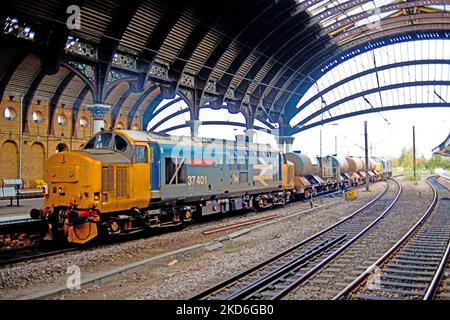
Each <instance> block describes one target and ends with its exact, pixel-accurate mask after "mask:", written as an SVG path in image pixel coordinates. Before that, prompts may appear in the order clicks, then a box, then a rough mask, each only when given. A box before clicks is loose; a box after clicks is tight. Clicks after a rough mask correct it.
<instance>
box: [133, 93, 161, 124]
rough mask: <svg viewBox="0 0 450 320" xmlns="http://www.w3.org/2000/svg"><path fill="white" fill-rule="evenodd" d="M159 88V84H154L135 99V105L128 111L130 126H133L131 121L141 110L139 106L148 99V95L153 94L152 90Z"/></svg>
mask: <svg viewBox="0 0 450 320" xmlns="http://www.w3.org/2000/svg"><path fill="white" fill-rule="evenodd" d="M157 88H158V86H157V85H152V86H151V87H150V88H148V89H147V90H145V91H144V92H143V93H142V94H141V96H140V97H139V98H138V99H137V100H136V101H135V103H134V104H133V106H132V107H131V110H130V112H129V113H128V118H127V120H128V127H131V122H132V120H133V118H134V115H135V114H136V112H137V111H138V110H139V107H140V106H141V104H142V103H143V102H144V100H145V99H147V97H148V96H149V95H150V94H152V92H154V91H155V90H156V89H157Z"/></svg>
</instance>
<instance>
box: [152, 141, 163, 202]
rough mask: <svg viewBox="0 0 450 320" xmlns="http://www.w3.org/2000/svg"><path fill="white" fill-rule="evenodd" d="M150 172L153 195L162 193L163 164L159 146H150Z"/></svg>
mask: <svg viewBox="0 0 450 320" xmlns="http://www.w3.org/2000/svg"><path fill="white" fill-rule="evenodd" d="M150 158H151V159H150V172H151V177H150V178H151V191H152V194H154V193H158V194H159V192H160V189H161V185H160V178H159V177H160V176H159V168H160V163H161V151H160V149H159V146H158V145H157V144H154V143H152V144H150Z"/></svg>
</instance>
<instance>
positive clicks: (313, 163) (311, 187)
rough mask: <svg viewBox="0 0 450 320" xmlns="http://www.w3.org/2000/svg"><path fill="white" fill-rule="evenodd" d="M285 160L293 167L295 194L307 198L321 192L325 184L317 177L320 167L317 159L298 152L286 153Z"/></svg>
mask: <svg viewBox="0 0 450 320" xmlns="http://www.w3.org/2000/svg"><path fill="white" fill-rule="evenodd" d="M286 159H287V161H289V162H292V164H293V165H294V174H295V177H294V185H295V190H296V193H297V194H298V195H299V194H304V197H305V198H308V197H309V196H310V195H311V194H313V193H316V192H319V191H321V189H322V188H323V187H324V185H325V182H324V181H323V180H322V178H320V177H319V176H318V173H319V172H320V166H319V164H318V162H317V159H315V158H312V157H310V156H308V155H307V154H304V153H301V152H300V151H294V152H288V153H286Z"/></svg>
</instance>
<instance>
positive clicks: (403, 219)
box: [286, 178, 433, 300]
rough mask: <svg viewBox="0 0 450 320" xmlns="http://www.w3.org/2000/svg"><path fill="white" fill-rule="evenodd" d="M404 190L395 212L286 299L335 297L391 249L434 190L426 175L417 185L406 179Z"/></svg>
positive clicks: (420, 214) (393, 210)
mask: <svg viewBox="0 0 450 320" xmlns="http://www.w3.org/2000/svg"><path fill="white" fill-rule="evenodd" d="M398 180H399V182H401V184H402V186H403V191H402V193H401V195H400V198H399V200H398V202H397V203H396V204H395V205H394V206H393V208H392V209H391V211H389V212H388V213H387V215H386V216H385V217H384V218H383V219H382V220H380V222H379V223H378V224H376V225H375V226H374V227H373V228H372V229H370V230H369V231H368V232H367V233H366V234H364V235H363V236H362V237H361V238H360V239H358V240H357V241H356V242H355V243H353V244H352V245H351V246H350V247H349V248H348V249H347V250H345V251H344V252H343V253H341V254H340V255H339V257H337V258H336V259H334V260H333V261H332V262H330V263H329V264H328V265H327V266H325V268H323V269H321V270H320V271H319V272H318V273H316V274H315V276H314V277H312V278H311V279H310V280H308V281H306V282H305V283H304V284H302V285H301V286H300V287H299V288H298V289H297V290H296V291H294V292H292V293H291V294H289V295H288V296H287V297H286V298H287V299H292V300H299V299H332V298H333V297H334V296H335V295H336V294H337V293H339V292H340V291H341V290H343V289H344V288H345V287H346V286H347V285H349V284H350V283H351V282H352V281H353V280H354V279H356V278H357V277H358V276H359V275H360V274H361V273H363V272H364V271H365V270H366V269H367V268H368V267H369V266H371V265H372V264H373V263H374V262H375V261H376V260H377V259H378V258H379V257H381V256H382V255H383V254H384V253H385V252H386V251H387V250H388V249H389V248H391V247H392V246H393V245H394V244H395V243H396V242H397V241H398V240H399V239H400V238H401V237H402V236H403V235H404V234H405V233H406V232H407V231H408V230H409V229H410V228H411V227H412V226H413V225H414V224H415V223H416V222H417V220H419V218H420V217H421V216H422V215H423V214H424V213H425V211H426V210H427V209H428V207H429V206H430V204H431V201H432V199H433V192H432V190H431V188H430V187H429V185H428V184H427V183H426V182H425V179H424V178H423V179H422V180H421V181H420V182H419V183H418V184H417V185H414V184H413V183H411V182H410V181H402V180H401V178H398Z"/></svg>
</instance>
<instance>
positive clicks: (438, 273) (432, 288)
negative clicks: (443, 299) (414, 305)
mask: <svg viewBox="0 0 450 320" xmlns="http://www.w3.org/2000/svg"><path fill="white" fill-rule="evenodd" d="M449 254H450V241H449V242H448V244H447V249H445V253H444V256H443V257H442V259H441V262H440V263H439V267H438V269H437V270H436V273H435V275H434V277H433V280H432V281H431V283H430V286H429V287H428V289H427V292H426V293H425V296H424V297H423V300H430V299H431V298H432V297H433V295H434V293H435V292H436V289H437V288H438V286H439V282H440V280H441V278H442V275H443V273H444V270H445V265H446V264H447V259H448V256H449Z"/></svg>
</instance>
